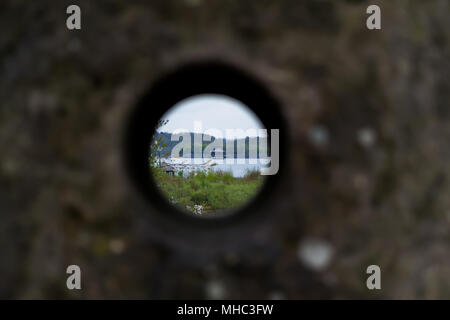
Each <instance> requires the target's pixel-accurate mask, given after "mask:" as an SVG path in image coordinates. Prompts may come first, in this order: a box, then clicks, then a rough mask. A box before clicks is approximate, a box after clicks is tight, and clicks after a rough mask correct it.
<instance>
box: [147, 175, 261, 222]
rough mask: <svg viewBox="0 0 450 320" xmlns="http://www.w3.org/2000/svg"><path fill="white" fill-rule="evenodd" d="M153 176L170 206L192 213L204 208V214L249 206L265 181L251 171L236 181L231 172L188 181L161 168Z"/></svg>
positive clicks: (189, 177) (190, 176)
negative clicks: (172, 204) (176, 206)
mask: <svg viewBox="0 0 450 320" xmlns="http://www.w3.org/2000/svg"><path fill="white" fill-rule="evenodd" d="M152 173H153V177H154V179H155V182H156V184H157V185H158V186H159V188H160V189H161V191H162V193H163V194H164V195H166V196H167V198H168V199H169V201H170V202H172V203H174V204H176V205H178V206H181V207H182V208H184V209H186V210H187V211H191V212H195V209H194V208H195V206H196V205H200V206H202V207H203V211H202V213H203V214H210V213H213V212H215V211H222V210H228V209H235V208H237V207H240V206H242V205H244V204H246V203H247V202H248V201H249V200H251V199H252V198H253V197H254V196H255V195H256V194H257V193H258V191H259V189H260V187H261V185H262V184H263V179H264V178H263V176H261V175H260V174H259V172H257V171H249V172H247V174H246V175H245V176H244V177H242V178H235V177H233V175H232V174H231V172H223V171H211V170H208V171H206V172H205V171H196V172H192V173H190V174H189V175H188V176H187V177H183V176H182V174H180V175H175V176H172V175H169V174H167V173H165V172H164V171H162V170H161V169H159V168H153V169H152Z"/></svg>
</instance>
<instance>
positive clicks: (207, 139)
mask: <svg viewBox="0 0 450 320" xmlns="http://www.w3.org/2000/svg"><path fill="white" fill-rule="evenodd" d="M189 134H190V136H191V155H190V156H186V155H183V154H182V152H181V153H180V156H181V157H186V158H194V150H195V147H197V148H198V146H197V145H195V143H197V141H201V144H202V146H201V148H202V149H201V150H202V153H203V151H204V150H205V148H206V146H208V145H209V144H211V143H212V142H214V141H216V139H217V138H216V137H213V136H208V135H205V134H201V133H193V132H190V133H189ZM171 135H172V134H171V133H168V132H157V133H156V134H155V135H154V137H153V138H154V139H160V138H161V142H162V145H164V146H165V147H164V148H163V149H162V150H161V151H160V152H159V155H160V156H167V155H170V154H171V152H172V149H173V148H174V147H175V146H176V145H177V144H178V143H181V141H182V138H179V140H178V141H172V140H171ZM222 141H223V142H222V149H223V151H224V157H228V158H230V157H234V158H236V157H237V145H238V144H239V143H245V158H248V157H249V154H257V155H258V158H259V154H260V153H261V155H262V156H263V157H264V156H265V155H267V150H270V146H267V138H260V137H258V138H257V144H253V145H252V146H250V145H249V141H250V138H249V137H246V138H245V139H244V138H242V139H234V152H233V155H230V154H229V153H227V142H228V143H230V141H227V140H226V139H222ZM255 149H256V150H255ZM259 151H261V152H259ZM269 154H270V151H269ZM159 155H158V154H156V155H155V156H159Z"/></svg>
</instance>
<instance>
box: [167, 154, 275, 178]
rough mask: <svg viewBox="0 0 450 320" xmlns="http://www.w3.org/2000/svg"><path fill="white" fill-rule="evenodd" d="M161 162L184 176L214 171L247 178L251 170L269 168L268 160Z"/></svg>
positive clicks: (203, 159)
mask: <svg viewBox="0 0 450 320" xmlns="http://www.w3.org/2000/svg"><path fill="white" fill-rule="evenodd" d="M161 161H162V162H163V163H164V162H165V163H167V164H170V165H171V166H173V167H174V168H175V171H176V172H178V171H180V170H183V174H184V175H187V174H189V173H190V172H192V171H197V170H205V171H206V170H213V171H226V172H231V173H232V174H233V177H235V178H241V177H243V176H245V174H246V173H247V171H249V170H250V171H255V170H256V171H260V170H261V169H262V168H265V167H267V166H268V165H267V162H268V161H267V160H266V159H234V158H233V159H223V160H222V159H219V160H216V159H212V158H210V159H207V158H166V159H161Z"/></svg>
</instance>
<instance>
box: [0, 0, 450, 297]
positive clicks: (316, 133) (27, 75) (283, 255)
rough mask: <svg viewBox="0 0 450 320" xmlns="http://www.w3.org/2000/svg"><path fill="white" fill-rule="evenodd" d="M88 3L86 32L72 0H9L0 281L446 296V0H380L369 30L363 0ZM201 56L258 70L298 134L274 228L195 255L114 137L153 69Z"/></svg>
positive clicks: (3, 45) (17, 285) (44, 287)
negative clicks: (165, 223)
mask: <svg viewBox="0 0 450 320" xmlns="http://www.w3.org/2000/svg"><path fill="white" fill-rule="evenodd" d="M59 2H61V3H59ZM78 3H79V4H80V6H81V7H82V14H83V17H82V19H83V21H82V23H83V25H82V31H79V32H69V31H67V29H66V28H65V19H66V15H65V8H66V5H68V4H69V2H67V3H63V1H58V4H56V2H55V1H39V2H30V1H2V2H1V4H0V252H1V258H0V279H1V281H0V297H2V298H55V297H57V298H70V297H82V298H203V297H208V298H269V297H284V298H449V297H450V282H449V281H450V280H449V279H450V235H449V226H450V197H449V196H448V195H449V194H450V190H449V188H450V184H449V178H450V177H449V175H450V165H449V163H450V151H449V147H448V141H450V126H449V121H450V112H449V101H450V99H449V92H450V88H449V87H450V83H449V80H448V75H449V71H450V68H449V63H450V62H449V61H450V59H449V58H450V54H449V40H450V39H449V37H450V31H449V30H450V20H449V19H448V16H449V13H450V3H449V2H448V1H447V0H431V1H418V0H410V1H405V0H403V1H388V0H385V1H375V0H374V1H371V2H370V3H371V4H372V3H378V4H380V5H381V7H382V10H383V11H382V12H383V16H382V19H383V20H382V23H383V30H382V31H376V32H368V31H367V29H366V28H365V19H366V14H365V9H366V7H367V5H368V2H367V1H356V0H355V1H331V0H322V1H318V0H308V1H306V0H305V1H299V0H296V1H261V0H250V1H238V0H236V1H203V0H185V1H182V0H152V1H151V2H150V1H149V2H148V3H147V2H146V1H133V2H132V3H131V2H129V1H118V0H116V1H95V2H94V1H78ZM199 57H205V58H209V57H220V58H222V59H225V60H229V61H232V62H233V63H236V64H238V65H241V66H242V67H243V68H245V69H246V70H249V71H250V72H253V73H254V74H256V75H257V76H258V77H259V78H260V79H261V81H263V82H264V83H266V84H267V85H268V87H269V88H270V90H271V91H272V92H273V93H274V94H275V95H276V96H277V97H278V98H279V100H280V102H281V108H282V112H283V114H284V115H285V118H286V119H287V121H288V124H289V125H288V127H287V128H284V129H285V130H288V131H289V135H290V137H291V145H290V149H291V157H290V159H289V160H288V163H287V164H286V169H287V170H289V174H288V175H285V177H284V181H283V184H282V185H283V186H282V188H281V189H280V190H277V192H275V193H274V197H273V199H271V202H272V206H273V207H274V208H276V210H275V209H273V211H274V217H273V218H272V221H271V224H270V227H269V229H267V228H266V229H264V230H263V231H261V235H255V236H254V239H253V241H256V247H253V248H252V249H251V250H249V249H246V250H237V251H236V250H234V249H233V250H229V251H226V250H225V251H221V252H222V253H220V254H216V255H211V256H210V255H209V254H208V252H207V250H206V249H205V254H204V256H205V257H208V258H205V257H204V259H202V255H201V254H199V253H198V252H191V251H189V250H188V249H186V248H185V247H183V246H180V247H176V246H175V247H174V246H173V245H170V244H168V243H165V242H164V241H158V240H157V239H156V240H155V238H157V237H152V234H151V233H152V232H153V230H154V228H151V227H150V226H149V228H148V229H146V228H147V225H146V224H145V223H144V224H142V223H141V222H142V221H144V220H145V219H146V214H147V211H148V210H152V209H151V208H150V207H147V206H145V205H144V204H140V200H139V197H138V196H137V195H136V194H135V191H134V188H133V187H132V185H131V183H130V182H129V181H128V178H127V176H126V175H125V174H124V172H123V169H122V165H121V156H122V155H121V150H122V149H121V148H120V141H121V135H122V128H123V125H124V119H125V117H126V115H127V113H128V112H129V111H130V110H131V108H132V107H133V105H134V104H135V103H136V101H137V99H138V98H139V96H140V95H141V94H142V93H143V92H144V91H145V90H146V89H147V88H148V86H149V85H150V84H151V83H152V81H154V80H156V79H157V78H158V76H159V75H160V74H161V73H162V72H165V71H166V70H168V69H170V68H172V67H174V66H176V65H177V64H179V63H181V62H183V61H189V60H190V59H193V58H196V59H199ZM259 236H261V241H260V243H259V245H258V241H257V240H258V239H259V238H258V237H259ZM255 239H256V240H255ZM243 241H245V239H243ZM311 243H314V244H315V245H312V246H311ZM205 247H206V248H207V247H208V244H206V245H205ZM305 248H306V249H305ZM308 248H309V249H311V248H312V249H311V250H309V249H308ZM210 249H211V250H213V249H214V248H210ZM315 250H316V251H317V250H321V252H322V253H323V252H325V256H326V258H327V259H329V260H327V259H325V260H324V261H322V262H323V263H322V264H320V263H319V265H318V264H314V263H313V264H311V263H310V262H311V261H308V259H311V257H310V258H308V254H307V253H308V252H311V251H312V252H313V255H314V253H315V252H316V251H315ZM305 252H306V256H305ZM194 254H195V255H197V256H196V257H195V258H194V259H193V257H192V255H194ZM312 259H313V260H314V257H313V258H312ZM192 261H198V263H197V264H194V263H192ZM69 264H78V265H80V266H81V268H82V270H83V290H82V291H81V292H69V291H67V290H66V289H65V280H66V275H65V268H66V267H67V265H69ZM370 264H378V265H380V266H381V269H382V290H381V291H379V292H370V291H368V290H367V289H366V286H365V279H366V274H365V270H366V267H367V266H368V265H370ZM308 266H309V268H308ZM311 268H312V269H311Z"/></svg>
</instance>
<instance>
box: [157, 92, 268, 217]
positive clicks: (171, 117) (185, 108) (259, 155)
mask: <svg viewBox="0 0 450 320" xmlns="http://www.w3.org/2000/svg"><path fill="white" fill-rule="evenodd" d="M267 142H268V139H267V129H266V128H265V127H264V125H263V124H262V122H261V120H260V119H259V118H258V116H257V115H256V114H255V113H254V112H253V111H252V110H251V109H250V108H249V107H247V106H246V105H245V104H243V103H242V102H241V101H239V100H237V99H234V98H231V97H229V96H225V95H219V94H200V95H195V96H191V97H188V98H185V99H183V100H182V101H180V102H178V103H176V104H175V105H174V106H173V107H172V108H170V109H169V110H168V111H167V112H166V113H165V114H164V115H163V116H162V117H161V119H159V121H158V123H157V126H156V130H155V133H154V135H153V138H152V141H151V143H150V148H149V166H150V170H151V173H152V177H153V180H154V183H155V185H156V186H157V187H158V189H159V191H160V193H161V195H162V196H163V197H165V198H166V200H167V201H168V202H169V203H171V204H172V205H174V206H176V207H177V208H178V209H180V210H182V211H183V212H185V213H187V214H190V215H191V216H194V217H201V218H222V217H225V216H227V215H231V214H233V213H235V212H238V211H239V209H241V208H243V207H245V206H246V205H248V204H249V202H250V201H252V200H253V199H254V198H255V197H256V195H257V194H258V193H259V192H260V190H261V189H262V186H263V184H264V182H265V178H266V176H265V175H262V174H261V170H262V169H263V168H267V167H268V164H269V161H270V159H269V156H268V151H269V148H268V145H267Z"/></svg>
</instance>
